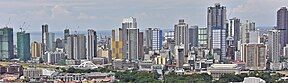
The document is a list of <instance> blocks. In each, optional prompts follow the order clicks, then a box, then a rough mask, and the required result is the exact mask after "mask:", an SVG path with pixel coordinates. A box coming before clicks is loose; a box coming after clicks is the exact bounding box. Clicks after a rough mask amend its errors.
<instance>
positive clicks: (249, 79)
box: [243, 77, 266, 83]
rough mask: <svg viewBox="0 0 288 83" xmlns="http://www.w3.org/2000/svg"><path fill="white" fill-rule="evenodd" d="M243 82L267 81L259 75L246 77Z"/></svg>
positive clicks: (263, 82)
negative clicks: (258, 76)
mask: <svg viewBox="0 0 288 83" xmlns="http://www.w3.org/2000/svg"><path fill="white" fill-rule="evenodd" d="M243 83H266V81H265V80H263V79H261V78H257V77H245V78H244V81H243Z"/></svg>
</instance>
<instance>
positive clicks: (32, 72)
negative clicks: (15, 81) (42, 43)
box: [23, 68, 43, 78]
mask: <svg viewBox="0 0 288 83" xmlns="http://www.w3.org/2000/svg"><path fill="white" fill-rule="evenodd" d="M41 75H43V73H42V69H37V68H27V69H24V71H23V76H25V77H29V78H39V77H40V76H41Z"/></svg>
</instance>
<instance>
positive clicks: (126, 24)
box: [122, 17, 138, 60]
mask: <svg viewBox="0 0 288 83" xmlns="http://www.w3.org/2000/svg"><path fill="white" fill-rule="evenodd" d="M128 29H131V30H130V32H129V31H128ZM135 29H137V22H136V18H134V17H129V18H124V19H123V21H122V30H123V31H122V41H123V55H124V56H125V59H126V60H129V59H130V58H129V57H130V56H129V53H131V52H129V49H131V48H128V46H131V45H129V41H128V39H131V38H129V37H128V34H133V35H134V36H135V37H136V36H137V35H138V32H137V33H134V32H135ZM136 31H137V30H136ZM135 34H136V35H135ZM133 35H131V37H134V36H133ZM134 41H137V39H136V40H134ZM130 43H131V42H130ZM136 45H137V44H136ZM134 50H137V49H134ZM134 56H136V55H134Z"/></svg>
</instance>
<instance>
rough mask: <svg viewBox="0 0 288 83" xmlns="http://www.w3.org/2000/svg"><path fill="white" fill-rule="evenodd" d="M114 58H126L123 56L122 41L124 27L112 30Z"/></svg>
mask: <svg viewBox="0 0 288 83" xmlns="http://www.w3.org/2000/svg"><path fill="white" fill-rule="evenodd" d="M111 41H112V43H111V47H112V59H124V57H125V56H123V41H122V29H121V28H119V29H115V30H112V40H111Z"/></svg>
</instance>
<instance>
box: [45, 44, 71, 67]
mask: <svg viewBox="0 0 288 83" xmlns="http://www.w3.org/2000/svg"><path fill="white" fill-rule="evenodd" d="M65 57H66V53H65V52H64V50H63V49H59V48H57V49H56V50H55V51H46V52H45V54H44V56H43V60H44V62H46V63H48V64H60V63H61V62H64V61H65Z"/></svg>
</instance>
